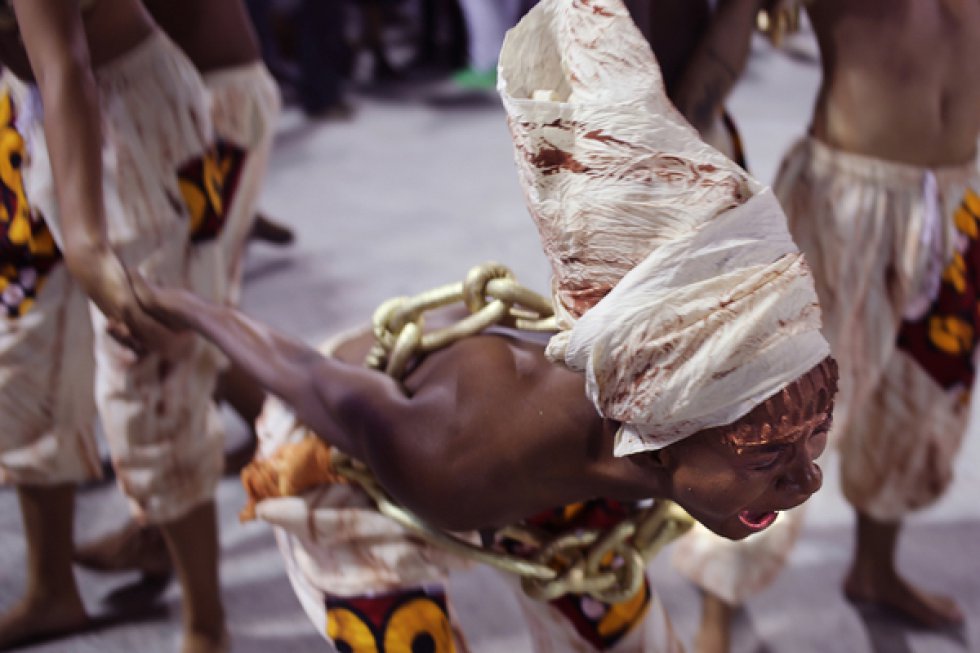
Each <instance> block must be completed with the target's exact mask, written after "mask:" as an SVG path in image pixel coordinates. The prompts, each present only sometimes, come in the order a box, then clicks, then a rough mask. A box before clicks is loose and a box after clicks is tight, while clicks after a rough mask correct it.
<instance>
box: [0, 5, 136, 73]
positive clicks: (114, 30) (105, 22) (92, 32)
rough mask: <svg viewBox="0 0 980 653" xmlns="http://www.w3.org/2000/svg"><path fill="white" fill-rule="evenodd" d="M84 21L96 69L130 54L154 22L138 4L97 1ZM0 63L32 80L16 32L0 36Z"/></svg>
mask: <svg viewBox="0 0 980 653" xmlns="http://www.w3.org/2000/svg"><path fill="white" fill-rule="evenodd" d="M83 17H84V21H85V33H86V35H87V36H88V48H89V53H90V56H91V58H92V65H93V67H95V68H98V67H99V66H101V65H103V64H106V63H108V62H110V61H112V60H113V59H116V58H117V57H120V56H122V55H123V54H125V53H126V52H129V51H130V50H132V49H133V48H134V47H136V46H137V45H139V44H140V43H141V42H142V41H143V40H144V39H146V37H147V36H149V35H150V33H151V32H152V31H153V20H152V19H151V18H150V16H149V14H148V13H147V12H146V9H145V8H144V7H143V5H142V4H141V3H140V2H139V0H96V1H95V2H94V3H93V4H92V6H91V7H90V8H88V9H86V10H85V12H84V13H83ZM0 63H2V64H3V65H4V66H6V67H7V68H9V69H10V70H11V71H12V72H13V73H14V74H15V75H17V77H19V78H21V79H24V80H32V79H33V78H34V74H33V73H32V72H31V66H30V63H29V62H28V60H27V53H26V52H25V51H24V44H23V43H22V42H21V37H20V34H19V33H18V32H17V31H16V30H6V31H2V32H0Z"/></svg>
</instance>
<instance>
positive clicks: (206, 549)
mask: <svg viewBox="0 0 980 653" xmlns="http://www.w3.org/2000/svg"><path fill="white" fill-rule="evenodd" d="M97 82H98V84H99V90H100V94H101V96H102V97H103V100H104V101H103V103H102V105H103V107H104V108H103V133H104V135H105V141H106V148H107V149H108V150H109V153H110V155H111V156H107V160H109V161H111V162H112V163H113V165H112V166H107V171H106V178H107V184H108V185H109V186H110V188H111V189H112V194H111V201H108V202H107V218H108V220H107V221H108V225H109V237H110V240H111V241H112V243H113V245H114V247H115V249H116V250H117V251H118V252H119V255H120V258H121V259H122V260H123V261H124V263H125V264H126V265H127V266H128V267H130V268H133V269H139V270H140V272H141V273H143V274H145V275H147V276H148V277H150V278H153V279H155V280H157V281H158V282H160V283H162V284H165V285H170V286H177V287H183V288H187V289H189V290H191V291H193V292H195V293H198V294H200V295H202V296H204V297H206V298H208V299H209V300H211V301H224V299H225V298H226V296H227V292H228V287H229V267H228V264H227V262H226V260H225V257H224V255H223V249H222V247H221V245H220V243H219V240H220V238H221V236H222V233H223V229H224V227H225V226H226V222H227V216H226V213H225V210H224V207H225V205H226V204H227V203H228V201H229V193H230V192H231V191H233V190H234V189H235V188H236V187H237V184H238V183H239V182H240V175H241V174H242V170H243V167H242V158H243V157H242V152H241V151H240V148H236V147H235V146H234V144H232V143H225V142H223V141H221V140H218V139H216V138H215V137H214V134H213V131H212V120H211V111H210V109H211V107H210V103H209V96H208V94H207V92H206V90H205V88H204V84H203V82H202V80H201V78H200V76H199V75H198V74H197V72H196V70H194V68H193V66H192V65H191V64H190V62H189V61H187V59H186V58H185V57H184V56H183V55H182V54H181V53H180V52H179V51H178V50H176V48H175V46H173V44H172V43H170V42H169V41H168V40H166V39H164V38H163V37H161V36H159V35H155V36H151V37H150V38H149V39H148V40H147V42H146V43H145V44H143V45H142V46H141V47H140V48H139V50H138V51H137V52H135V53H134V55H133V56H130V57H126V58H124V59H121V60H119V61H117V62H113V64H112V65H111V66H108V67H103V68H100V69H99V71H97ZM216 175H221V176H220V177H217V178H216ZM107 195H109V193H107ZM181 200H183V202H181ZM93 323H94V324H95V331H96V352H97V362H98V366H97V374H96V395H97V401H98V405H99V409H100V413H101V415H102V420H103V426H104V428H105V432H106V437H107V440H108V442H109V447H110V449H111V451H112V455H113V462H114V464H115V466H116V470H117V480H118V483H119V486H120V488H121V489H122V491H123V493H124V494H125V495H126V497H127V499H128V500H129V504H130V507H131V509H132V511H133V513H134V514H135V516H136V518H137V519H138V521H139V522H140V523H141V524H149V525H154V524H155V525H159V526H160V527H161V529H162V532H163V539H164V540H165V541H166V542H167V545H168V549H169V551H170V554H171V557H172V558H173V560H174V564H175V568H176V570H177V572H178V579H179V580H180V582H181V589H182V593H183V609H184V610H183V611H184V616H185V623H184V641H183V646H184V650H185V651H221V650H225V649H226V648H227V637H226V636H225V630H224V617H223V611H222V610H221V607H220V606H221V598H220V591H219V586H218V577H217V565H218V560H217V558H218V547H217V541H218V540H217V524H216V523H215V520H214V509H213V504H212V499H213V496H214V490H215V487H216V485H217V482H218V480H219V478H220V476H221V469H222V451H223V441H224V434H223V429H222V424H221V420H220V416H219V415H218V413H217V411H216V407H215V406H214V405H213V403H212V402H211V401H210V397H211V395H212V393H213V390H214V385H215V380H216V378H217V374H218V371H219V368H220V365H221V360H222V359H221V357H220V356H219V355H218V354H217V352H215V351H214V350H213V349H211V348H210V347H208V346H207V345H206V344H205V343H204V342H203V341H201V340H199V339H197V338H194V337H191V336H189V335H187V334H175V335H174V336H173V338H172V339H170V340H168V341H167V342H160V343H154V348H153V349H152V350H148V351H146V352H141V353H139V354H137V353H134V352H132V351H130V350H128V349H126V348H124V347H122V346H120V345H119V343H117V342H116V341H115V340H113V339H112V338H111V336H110V335H109V333H108V330H107V328H106V326H107V325H106V322H105V318H104V317H103V316H101V315H99V314H97V313H95V312H93Z"/></svg>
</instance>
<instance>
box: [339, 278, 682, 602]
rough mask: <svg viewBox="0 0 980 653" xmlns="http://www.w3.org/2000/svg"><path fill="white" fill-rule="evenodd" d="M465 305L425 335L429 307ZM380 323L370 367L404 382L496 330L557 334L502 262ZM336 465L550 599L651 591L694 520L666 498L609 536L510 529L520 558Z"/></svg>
mask: <svg viewBox="0 0 980 653" xmlns="http://www.w3.org/2000/svg"><path fill="white" fill-rule="evenodd" d="M459 302H462V303H463V304H464V305H465V306H466V307H467V309H469V311H470V314H469V315H468V316H466V317H465V318H463V319H462V320H460V321H459V322H456V323H455V324H453V325H451V326H449V327H446V328H442V329H435V330H432V331H430V332H428V333H426V332H425V330H424V316H425V313H426V312H427V311H430V310H433V309H435V308H439V307H443V306H448V305H450V304H455V303H459ZM373 323H374V335H375V338H376V342H375V344H374V346H373V348H372V349H371V352H370V353H369V354H368V357H367V361H366V363H367V365H368V366H370V367H372V368H374V369H378V370H384V372H385V373H386V374H389V375H390V376H392V377H393V378H395V379H401V377H402V376H404V374H405V370H406V369H407V367H408V364H409V363H410V362H411V361H412V360H413V359H414V358H415V357H417V356H419V355H422V354H425V353H427V352H431V351H434V350H436V349H440V348H442V347H445V346H447V345H449V344H451V343H453V342H456V341H458V340H461V339H462V338H466V337H469V336H473V335H476V334H478V333H480V332H482V331H483V330H484V329H486V328H487V327H490V326H492V325H503V326H510V327H514V328H517V329H522V330H528V331H553V330H555V320H554V313H553V310H552V307H551V302H550V301H548V300H547V299H546V298H544V297H542V296H541V295H539V294H537V293H535V292H533V291H531V290H528V289H527V288H525V287H524V286H522V285H520V284H519V283H517V281H516V280H515V279H514V275H513V274H512V273H511V271H510V270H509V269H507V268H506V267H504V266H502V265H500V264H497V263H486V264H484V265H480V266H477V267H475V268H473V269H472V270H470V272H469V274H467V275H466V279H465V280H464V281H463V282H462V283H455V284H449V285H445V286H440V287H439V288H435V289H433V290H430V291H428V292H424V293H422V294H420V295H416V296H414V297H398V298H396V299H392V300H389V301H387V302H385V303H383V304H382V305H381V306H380V307H379V308H378V310H377V311H375V313H374V321H373ZM333 466H334V470H335V471H336V472H337V473H338V474H339V475H341V476H344V477H346V478H347V479H349V480H351V481H353V482H354V483H356V484H358V485H359V486H360V487H361V488H363V489H364V491H365V492H367V494H368V495H369V496H370V497H371V498H372V499H373V500H374V502H375V503H376V505H377V508H378V511H379V512H380V513H381V514H383V515H385V516H387V517H389V518H390V519H393V520H394V521H395V522H397V523H398V524H399V525H401V526H402V527H403V528H405V529H406V530H408V531H410V532H412V533H414V534H416V535H418V536H419V537H421V538H423V539H425V540H426V541H428V542H429V543H431V544H434V545H435V546H438V547H440V548H442V549H445V550H447V551H449V552H451V553H453V554H456V555H458V556H460V557H463V558H467V559H469V560H473V561H475V562H480V563H483V564H487V565H490V566H491V567H494V568H496V569H500V570H502V571H504V572H508V573H511V574H515V575H517V576H518V577H520V579H521V585H522V587H523V589H524V591H525V592H526V593H527V594H528V595H529V596H531V597H533V598H535V599H539V600H542V601H549V600H552V599H555V598H558V597H560V596H562V595H564V594H588V595H590V596H592V597H593V598H595V599H597V600H599V601H602V602H604V603H619V602H622V601H625V600H627V599H629V598H632V597H633V596H634V595H635V594H636V593H637V592H638V591H639V590H640V588H641V587H642V586H643V574H644V570H645V568H646V561H647V560H649V559H650V558H652V557H653V556H654V555H655V554H656V553H657V552H658V551H660V549H662V548H663V547H664V546H666V545H667V544H668V543H670V542H672V541H673V540H675V539H676V538H677V537H679V536H680V535H682V534H683V533H685V532H686V531H687V530H688V529H690V528H691V526H693V524H694V521H693V520H692V519H691V518H690V517H689V516H688V515H687V513H685V512H684V511H683V510H682V509H681V508H680V507H678V506H677V505H676V504H674V503H672V502H670V501H657V502H655V503H653V504H652V505H651V506H649V507H647V508H643V509H641V510H640V511H639V512H637V513H636V514H634V515H633V516H632V517H629V518H627V519H625V520H623V521H622V522H620V523H619V524H618V525H616V526H615V527H613V528H611V529H609V530H607V531H602V530H598V529H576V530H574V531H571V532H568V533H563V534H560V535H558V536H551V537H550V538H549V537H548V536H546V535H544V534H542V533H540V532H539V531H537V530H536V529H534V528H532V527H530V526H527V525H524V524H518V525H513V526H508V527H507V528H505V529H503V530H501V531H500V535H501V536H503V537H506V538H510V539H513V540H516V541H518V542H520V543H521V544H522V545H524V546H526V547H528V548H530V549H532V550H533V551H534V553H532V554H531V555H530V556H528V557H518V556H516V555H509V554H506V553H501V552H499V551H495V550H493V549H490V548H487V547H482V546H478V545H476V544H474V543H472V542H471V541H469V540H466V539H463V538H461V537H459V536H457V535H454V534H452V533H447V532H445V531H441V530H439V529H436V528H432V527H431V526H429V525H427V524H425V523H424V522H423V521H422V520H420V519H419V518H418V517H417V516H416V515H414V514H412V513H411V512H410V511H409V510H407V509H406V508H405V507H404V506H401V505H399V504H398V503H397V502H396V501H394V499H392V497H391V496H390V495H388V493H387V492H385V490H384V489H383V488H382V487H381V485H380V484H379V483H378V481H377V479H376V478H375V477H374V475H373V474H372V473H371V471H370V470H369V469H368V468H367V467H366V466H365V465H364V464H363V463H361V462H359V461H357V460H354V459H352V458H350V457H349V456H346V455H344V454H342V453H340V452H338V451H336V450H335V451H334V453H333Z"/></svg>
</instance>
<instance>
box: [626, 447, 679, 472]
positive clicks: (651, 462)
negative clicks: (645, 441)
mask: <svg viewBox="0 0 980 653" xmlns="http://www.w3.org/2000/svg"><path fill="white" fill-rule="evenodd" d="M630 460H632V461H633V462H634V463H636V464H637V465H638V466H640V467H642V468H643V469H645V470H647V471H651V472H654V471H656V472H665V471H667V470H668V469H669V467H670V464H671V456H670V454H669V453H668V452H667V450H666V449H657V450H656V451H644V452H643V453H638V454H633V455H632V456H630Z"/></svg>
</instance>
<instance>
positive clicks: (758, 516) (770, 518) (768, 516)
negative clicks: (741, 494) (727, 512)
mask: <svg viewBox="0 0 980 653" xmlns="http://www.w3.org/2000/svg"><path fill="white" fill-rule="evenodd" d="M778 516H779V513H778V512H776V511H774V510H771V511H769V512H752V511H751V510H743V511H742V512H740V513H738V520H739V521H740V522H742V524H744V525H745V526H746V527H747V528H750V529H752V530H753V531H761V530H765V529H767V528H769V527H770V526H771V525H772V523H773V522H774V521H776V517H778Z"/></svg>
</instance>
